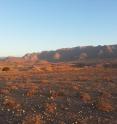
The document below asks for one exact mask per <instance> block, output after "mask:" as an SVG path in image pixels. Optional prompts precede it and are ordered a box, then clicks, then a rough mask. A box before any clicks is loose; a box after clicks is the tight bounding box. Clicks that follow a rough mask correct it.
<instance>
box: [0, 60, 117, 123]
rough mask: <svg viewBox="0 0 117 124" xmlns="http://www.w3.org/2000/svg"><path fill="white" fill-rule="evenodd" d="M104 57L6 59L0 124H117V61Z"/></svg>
mask: <svg viewBox="0 0 117 124" xmlns="http://www.w3.org/2000/svg"><path fill="white" fill-rule="evenodd" d="M104 62H105V61H103V63H102V62H100V63H98V64H92V63H91V62H85V63H83V64H81V63H77V62H74V63H63V62H61V63H49V62H46V61H41V62H24V61H19V62H18V61H16V62H12V61H11V62H10V61H1V62H0V124H117V67H116V66H117V64H116V63H117V61H116V60H115V61H114V64H113V62H110V63H108V62H106V63H104ZM86 63H88V65H87V64H86ZM85 64H86V65H85Z"/></svg>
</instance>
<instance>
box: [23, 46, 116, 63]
mask: <svg viewBox="0 0 117 124" xmlns="http://www.w3.org/2000/svg"><path fill="white" fill-rule="evenodd" d="M106 58H117V45H104V46H101V45H99V46H84V47H73V48H63V49H58V50H55V51H43V52H41V53H32V54H26V55H24V56H23V57H22V59H23V60H26V61H29V60H30V61H38V60H45V61H49V62H69V61H79V60H87V59H106Z"/></svg>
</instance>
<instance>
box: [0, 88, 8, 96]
mask: <svg viewBox="0 0 117 124" xmlns="http://www.w3.org/2000/svg"><path fill="white" fill-rule="evenodd" d="M0 94H5V95H7V94H9V90H8V89H7V88H3V89H0Z"/></svg>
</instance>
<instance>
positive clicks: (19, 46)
mask: <svg viewBox="0 0 117 124" xmlns="http://www.w3.org/2000/svg"><path fill="white" fill-rule="evenodd" d="M98 44H102V45H103V44H117V0H0V56H8V55H10V56H11V55H12V56H21V55H24V54H25V53H30V52H37V51H42V50H51V49H52V50H54V49H57V48H64V47H74V46H82V45H83V46H84V45H98Z"/></svg>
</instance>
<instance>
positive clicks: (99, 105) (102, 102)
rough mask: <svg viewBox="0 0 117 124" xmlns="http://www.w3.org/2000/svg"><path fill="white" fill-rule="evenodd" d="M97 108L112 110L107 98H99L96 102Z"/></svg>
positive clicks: (105, 110)
mask: <svg viewBox="0 0 117 124" xmlns="http://www.w3.org/2000/svg"><path fill="white" fill-rule="evenodd" d="M97 108H98V109H99V110H101V111H103V112H110V111H113V106H112V104H111V103H110V102H109V101H108V100H104V99H100V100H99V101H98V103H97Z"/></svg>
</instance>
